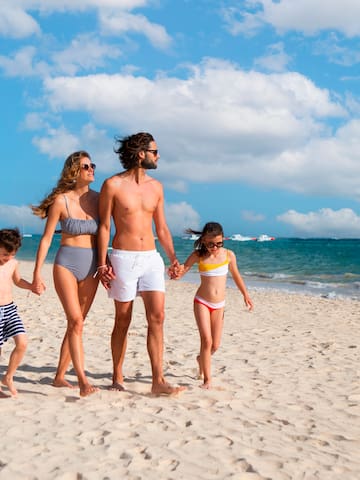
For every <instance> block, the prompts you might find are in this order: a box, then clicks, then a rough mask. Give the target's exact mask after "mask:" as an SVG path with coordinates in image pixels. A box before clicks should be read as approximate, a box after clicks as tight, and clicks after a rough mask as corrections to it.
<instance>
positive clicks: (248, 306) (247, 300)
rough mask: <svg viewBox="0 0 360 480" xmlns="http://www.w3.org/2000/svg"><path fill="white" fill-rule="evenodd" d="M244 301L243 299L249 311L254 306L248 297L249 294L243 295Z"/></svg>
mask: <svg viewBox="0 0 360 480" xmlns="http://www.w3.org/2000/svg"><path fill="white" fill-rule="evenodd" d="M244 301H245V305H246V306H247V308H248V309H249V311H251V310H252V309H253V308H254V304H253V302H252V300H251V298H250V297H249V295H245V296H244Z"/></svg>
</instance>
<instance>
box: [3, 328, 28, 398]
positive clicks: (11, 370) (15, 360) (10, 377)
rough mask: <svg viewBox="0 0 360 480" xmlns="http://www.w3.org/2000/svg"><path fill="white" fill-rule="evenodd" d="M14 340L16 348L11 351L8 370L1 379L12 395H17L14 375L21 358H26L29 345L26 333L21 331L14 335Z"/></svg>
mask: <svg viewBox="0 0 360 480" xmlns="http://www.w3.org/2000/svg"><path fill="white" fill-rule="evenodd" d="M14 341H15V348H14V350H13V351H12V352H11V355H10V359H9V366H8V369H7V372H6V373H5V374H4V376H3V378H2V380H1V381H2V383H3V385H5V386H6V387H7V388H8V389H9V391H10V393H11V395H14V396H16V395H17V390H16V388H15V386H14V375H15V372H16V370H17V368H18V366H19V365H20V363H21V360H22V359H23V358H24V355H25V352H26V347H27V337H26V335H25V334H24V333H20V334H19V335H16V336H15V337H14Z"/></svg>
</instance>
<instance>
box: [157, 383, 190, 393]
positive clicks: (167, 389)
mask: <svg viewBox="0 0 360 480" xmlns="http://www.w3.org/2000/svg"><path fill="white" fill-rule="evenodd" d="M184 390H186V387H173V386H172V385H170V384H169V383H166V382H165V383H159V384H157V385H153V386H152V388H151V393H152V394H153V395H177V394H178V393H180V392H183V391H184Z"/></svg>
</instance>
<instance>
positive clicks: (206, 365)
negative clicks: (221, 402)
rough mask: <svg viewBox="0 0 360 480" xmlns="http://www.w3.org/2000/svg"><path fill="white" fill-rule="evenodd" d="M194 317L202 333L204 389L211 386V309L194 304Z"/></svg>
mask: <svg viewBox="0 0 360 480" xmlns="http://www.w3.org/2000/svg"><path fill="white" fill-rule="evenodd" d="M194 315H195V319H196V323H197V326H198V329H199V333H200V355H199V358H198V361H199V367H200V374H201V373H202V374H203V375H204V384H203V388H210V386H211V346H212V339H211V322H210V312H209V309H208V308H207V307H206V306H205V305H202V304H200V303H197V302H194Z"/></svg>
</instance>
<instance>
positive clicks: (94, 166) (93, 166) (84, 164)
mask: <svg viewBox="0 0 360 480" xmlns="http://www.w3.org/2000/svg"><path fill="white" fill-rule="evenodd" d="M81 168H82V169H83V170H89V168H92V169H93V170H95V168H96V165H95V163H90V165H89V164H88V163H83V164H82V165H81Z"/></svg>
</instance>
